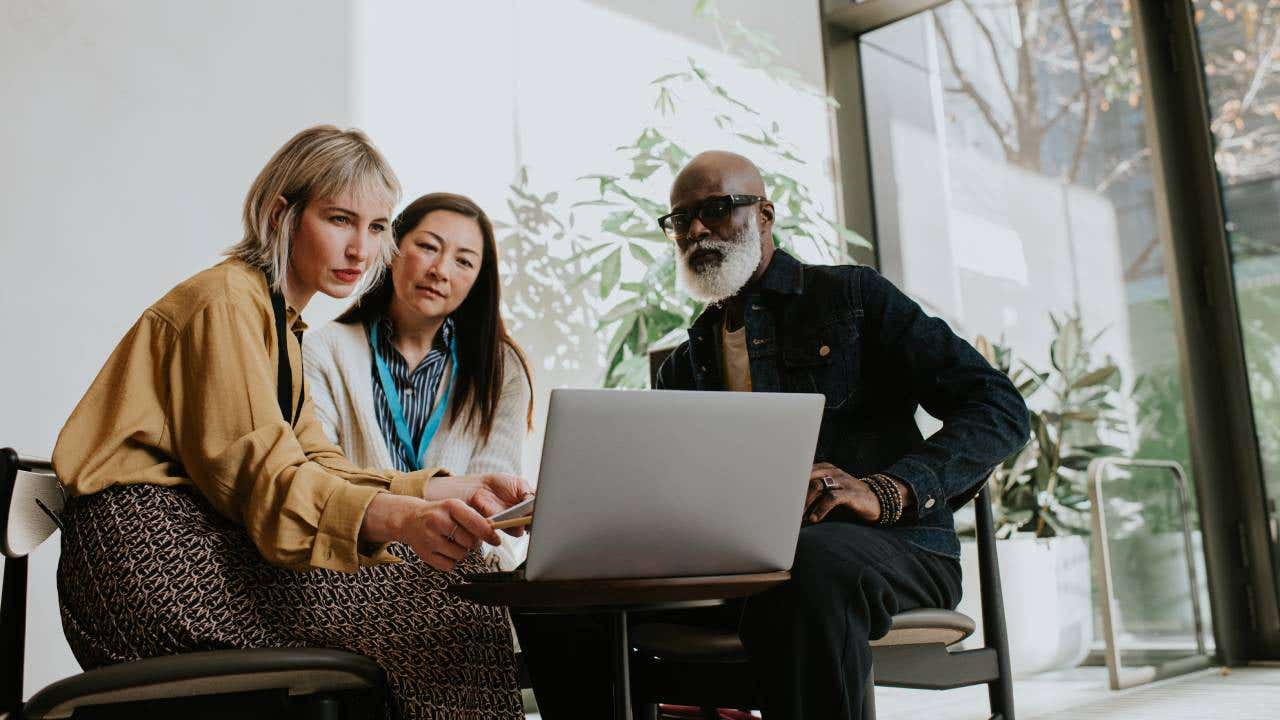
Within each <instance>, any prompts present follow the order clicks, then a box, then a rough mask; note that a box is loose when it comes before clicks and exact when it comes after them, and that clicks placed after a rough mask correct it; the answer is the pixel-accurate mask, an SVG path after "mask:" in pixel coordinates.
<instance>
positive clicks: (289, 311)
mask: <svg viewBox="0 0 1280 720" xmlns="http://www.w3.org/2000/svg"><path fill="white" fill-rule="evenodd" d="M284 322H285V325H288V326H289V329H290V330H292V331H294V332H306V331H307V324H306V323H305V322H303V320H302V314H301V313H299V312H298V311H297V310H295V309H294V307H293V306H292V305H290V306H288V307H286V308H285V309H284Z"/></svg>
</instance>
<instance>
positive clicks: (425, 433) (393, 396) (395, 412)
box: [369, 320, 458, 470]
mask: <svg viewBox="0 0 1280 720" xmlns="http://www.w3.org/2000/svg"><path fill="white" fill-rule="evenodd" d="M369 349H370V350H371V351H372V352H373V362H374V363H375V364H376V365H377V366H378V380H379V381H381V382H382V394H383V395H385V396H386V398H387V407H389V408H390V409H391V420H392V422H394V423H395V426H396V437H398V438H400V449H401V450H402V451H403V453H404V457H405V459H406V460H407V461H408V462H409V469H410V470H421V469H422V460H423V458H425V457H426V455H427V446H428V445H430V444H431V438H433V437H435V434H436V431H437V430H439V429H440V421H441V420H442V419H444V409H445V406H446V405H448V404H449V391H450V390H452V389H453V379H454V377H455V376H457V374H458V352H457V349H456V348H455V347H454V340H453V338H449V384H447V385H445V386H444V395H442V396H441V397H440V400H439V401H438V402H437V403H436V409H435V410H433V411H432V412H431V417H430V418H428V419H427V426H426V427H425V428H423V429H422V439H421V440H420V441H419V442H418V448H417V450H418V451H417V452H416V453H415V452H414V448H413V436H412V435H410V434H409V425H408V423H406V422H405V421H404V408H403V407H401V405H400V393H399V392H397V391H396V385H395V383H394V382H392V381H391V371H390V370H389V369H387V361H386V360H383V359H382V354H381V353H379V352H378V322H377V321H376V320H375V321H373V322H371V323H369Z"/></svg>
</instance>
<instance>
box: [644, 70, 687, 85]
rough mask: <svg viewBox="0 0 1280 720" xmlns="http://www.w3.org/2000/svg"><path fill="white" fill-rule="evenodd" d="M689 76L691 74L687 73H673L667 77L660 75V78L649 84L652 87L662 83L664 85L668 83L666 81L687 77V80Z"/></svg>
mask: <svg viewBox="0 0 1280 720" xmlns="http://www.w3.org/2000/svg"><path fill="white" fill-rule="evenodd" d="M688 76H689V73H686V72H673V73H667V74H666V75H659V76H658V77H656V78H654V79H653V80H652V81H650V82H649V84H650V85H661V84H662V83H664V82H666V81H668V80H674V79H676V78H678V77H685V78H687V77H688Z"/></svg>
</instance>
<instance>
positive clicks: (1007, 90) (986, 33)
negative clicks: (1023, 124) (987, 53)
mask: <svg viewBox="0 0 1280 720" xmlns="http://www.w3.org/2000/svg"><path fill="white" fill-rule="evenodd" d="M960 4H961V5H964V9H965V10H968V11H969V16H970V17H972V18H973V22H974V23H976V24H977V26H978V32H981V33H982V36H983V37H984V38H986V40H987V47H988V48H989V49H990V50H991V62H993V63H995V66H996V74H997V75H998V76H999V77H1000V87H1002V88H1004V94H1005V95H1007V96H1008V97H1009V104H1010V105H1013V106H1015V107H1016V106H1017V104H1018V99H1017V98H1016V97H1015V96H1014V94H1013V86H1012V85H1010V84H1009V76H1008V75H1006V74H1005V71H1004V63H1002V62H1000V48H999V46H998V45H996V39H995V37H994V36H993V35H992V34H991V28H989V27H987V24H986V23H985V22H983V21H982V18H980V17H978V11H977V10H974V9H973V4H972V3H970V2H969V0H960Z"/></svg>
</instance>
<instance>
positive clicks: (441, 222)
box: [304, 193, 533, 567]
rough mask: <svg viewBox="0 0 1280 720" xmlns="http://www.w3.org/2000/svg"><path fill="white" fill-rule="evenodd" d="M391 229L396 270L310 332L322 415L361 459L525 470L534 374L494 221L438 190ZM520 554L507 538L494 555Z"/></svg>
mask: <svg viewBox="0 0 1280 720" xmlns="http://www.w3.org/2000/svg"><path fill="white" fill-rule="evenodd" d="M391 229H392V233H393V237H394V240H395V243H396V255H395V257H394V258H393V259H392V260H391V264H390V267H389V269H388V271H387V273H386V274H385V275H383V276H382V278H381V279H380V280H379V281H378V282H377V283H375V284H374V285H372V286H371V287H370V288H369V289H368V290H366V291H365V292H364V293H363V294H362V295H361V296H360V298H359V299H358V300H357V301H356V302H355V303H354V304H353V305H352V306H351V308H349V309H348V310H347V311H346V312H345V313H343V314H342V315H341V316H339V317H338V319H337V320H335V321H334V322H333V323H330V324H329V325H327V326H326V327H323V328H321V329H320V330H318V331H316V332H314V333H311V334H310V335H308V336H307V342H306V343H305V347H304V353H305V356H306V363H305V367H306V372H307V379H308V381H309V384H310V385H311V387H313V388H314V390H313V393H312V394H313V397H314V399H315V404H316V414H317V415H318V417H319V418H320V421H321V423H322V424H323V426H324V427H325V431H326V432H327V433H328V435H329V438H330V439H331V440H332V441H333V442H334V443H336V444H337V445H338V446H339V447H341V448H342V449H343V451H344V452H345V453H346V454H347V456H348V457H351V458H352V459H353V460H355V461H356V462H357V463H361V464H365V465H369V466H371V467H386V468H393V469H398V470H401V471H404V472H412V471H414V470H416V469H418V468H422V467H442V468H445V469H447V470H449V471H450V472H453V473H455V474H458V475H470V474H476V473H482V474H492V473H502V474H510V475H519V473H520V458H521V451H522V448H523V443H524V437H525V433H526V431H527V430H528V428H529V425H530V423H531V421H532V412H533V405H532V400H531V397H532V382H531V380H530V373H529V367H528V363H527V362H526V360H525V357H524V353H523V352H522V351H521V350H520V347H519V346H518V345H517V344H516V342H515V341H514V340H513V339H512V338H511V336H510V335H509V334H508V333H507V330H506V326H505V324H504V323H503V320H502V314H501V309H500V299H501V282H500V280H499V275H498V252H497V243H496V241H495V239H494V234H493V225H492V223H491V222H490V221H489V218H488V216H487V215H486V214H485V212H484V211H483V210H482V209H480V207H479V206H478V205H476V204H475V203H474V202H472V201H471V200H470V199H469V198H466V197H463V196H461V195H455V194H452V193H431V194H429V195H423V196H422V197H420V198H418V199H417V200H414V201H413V202H412V203H410V204H409V206H408V207H406V208H405V209H404V211H403V212H401V213H400V215H399V216H398V217H396V219H395V221H394V222H393V223H392V226H391ZM517 555H518V544H517V543H516V542H515V541H514V539H511V538H507V539H504V545H503V546H502V547H501V548H500V549H499V550H498V551H497V552H496V553H495V554H494V558H495V559H496V560H497V561H498V564H501V565H503V566H507V567H510V566H512V565H514V563H515V562H517V561H518V557H517Z"/></svg>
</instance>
